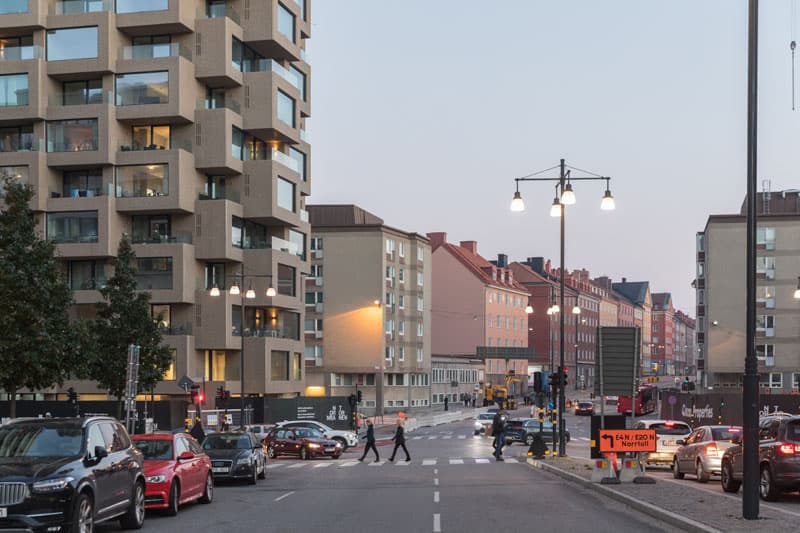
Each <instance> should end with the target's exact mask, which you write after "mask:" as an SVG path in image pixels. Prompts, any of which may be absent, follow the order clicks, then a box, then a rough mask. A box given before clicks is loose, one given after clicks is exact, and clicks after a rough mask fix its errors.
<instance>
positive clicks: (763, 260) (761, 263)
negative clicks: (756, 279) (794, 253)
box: [756, 255, 775, 279]
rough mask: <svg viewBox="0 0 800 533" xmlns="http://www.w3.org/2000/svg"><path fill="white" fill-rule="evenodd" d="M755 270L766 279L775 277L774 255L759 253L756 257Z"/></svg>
mask: <svg viewBox="0 0 800 533" xmlns="http://www.w3.org/2000/svg"><path fill="white" fill-rule="evenodd" d="M756 272H757V273H758V274H764V276H765V277H766V278H767V279H775V257H773V256H765V255H761V256H758V257H756Z"/></svg>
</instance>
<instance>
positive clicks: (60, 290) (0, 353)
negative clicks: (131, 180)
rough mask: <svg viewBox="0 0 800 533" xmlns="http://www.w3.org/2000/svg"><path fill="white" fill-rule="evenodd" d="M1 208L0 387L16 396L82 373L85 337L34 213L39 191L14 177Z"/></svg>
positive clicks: (5, 184) (7, 183) (7, 184)
mask: <svg viewBox="0 0 800 533" xmlns="http://www.w3.org/2000/svg"><path fill="white" fill-rule="evenodd" d="M2 185H3V188H4V190H5V192H6V197H5V207H4V208H3V209H2V210H0V388H2V389H3V390H4V391H5V392H6V393H8V394H10V395H11V413H10V414H11V416H12V417H14V416H16V401H15V394H16V393H17V392H18V391H19V390H21V389H24V388H27V389H33V390H40V389H46V388H49V387H52V386H53V385H56V384H59V385H60V384H61V383H63V381H64V379H66V378H67V376H68V375H69V374H73V375H76V376H77V374H78V373H79V372H76V370H78V369H79V362H80V352H81V346H82V342H81V341H82V338H81V334H80V333H81V331H83V330H82V328H80V327H72V326H71V325H70V319H69V308H70V306H71V304H72V293H71V291H70V289H69V286H68V285H67V283H66V281H65V280H64V278H63V276H62V274H61V270H60V268H59V264H58V260H57V258H56V257H55V248H54V245H53V243H51V242H49V241H47V240H44V239H42V238H41V237H40V236H39V234H38V233H37V230H36V220H35V218H34V215H33V213H32V212H31V209H30V205H29V204H30V200H31V198H32V197H33V189H32V188H31V186H30V185H27V184H22V183H20V182H18V181H16V180H14V179H13V178H6V179H5V181H4V182H3V184H2Z"/></svg>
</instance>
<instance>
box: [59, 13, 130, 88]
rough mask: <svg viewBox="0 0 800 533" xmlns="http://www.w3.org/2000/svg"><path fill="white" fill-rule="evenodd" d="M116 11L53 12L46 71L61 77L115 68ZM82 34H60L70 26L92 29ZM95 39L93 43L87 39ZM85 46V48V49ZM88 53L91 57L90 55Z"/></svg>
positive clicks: (80, 76) (86, 75) (91, 74)
mask: <svg viewBox="0 0 800 533" xmlns="http://www.w3.org/2000/svg"><path fill="white" fill-rule="evenodd" d="M113 17H114V14H113V13H112V12H110V11H92V12H85V13H79V14H69V15H57V16H50V17H48V19H47V29H48V31H47V35H46V38H47V46H46V59H47V75H48V76H50V77H52V78H55V79H56V80H59V81H65V80H76V79H87V78H92V77H95V76H96V75H102V74H109V73H111V72H113V71H114V61H115V59H116V58H115V57H114V53H113V50H114V47H113V46H112V44H116V31H115V30H114V24H113ZM95 26H96V31H95V32H93V33H91V34H89V35H87V36H83V35H82V34H78V35H75V36H68V35H64V36H63V38H62V36H60V35H59V33H60V32H65V33H66V32H67V31H68V30H75V31H78V30H84V31H85V32H89V31H90V29H91V28H92V27H95ZM89 39H91V40H96V42H94V43H90V42H87V41H88V40H89ZM78 41H79V42H80V44H79V45H78V44H76V42H78ZM84 47H85V49H84ZM87 56H89V57H87Z"/></svg>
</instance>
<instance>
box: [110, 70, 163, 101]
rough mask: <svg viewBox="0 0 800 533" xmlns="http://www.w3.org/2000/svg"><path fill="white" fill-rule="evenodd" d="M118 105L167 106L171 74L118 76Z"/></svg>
mask: <svg viewBox="0 0 800 533" xmlns="http://www.w3.org/2000/svg"><path fill="white" fill-rule="evenodd" d="M116 92H117V105H118V106H126V105H144V104H166V103H168V102H169V72H167V71H163V72H137V73H136V74H117V91H116Z"/></svg>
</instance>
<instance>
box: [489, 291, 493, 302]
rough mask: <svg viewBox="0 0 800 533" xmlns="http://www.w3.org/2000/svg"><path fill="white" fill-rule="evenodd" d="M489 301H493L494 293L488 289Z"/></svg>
mask: <svg viewBox="0 0 800 533" xmlns="http://www.w3.org/2000/svg"><path fill="white" fill-rule="evenodd" d="M489 303H494V293H493V292H492V291H489Z"/></svg>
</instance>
